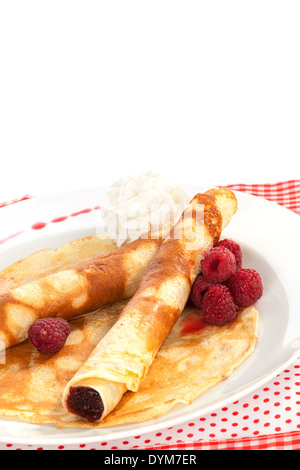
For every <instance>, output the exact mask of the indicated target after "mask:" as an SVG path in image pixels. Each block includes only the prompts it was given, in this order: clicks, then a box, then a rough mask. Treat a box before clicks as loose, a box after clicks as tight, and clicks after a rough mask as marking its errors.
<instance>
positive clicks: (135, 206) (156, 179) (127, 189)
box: [101, 171, 190, 247]
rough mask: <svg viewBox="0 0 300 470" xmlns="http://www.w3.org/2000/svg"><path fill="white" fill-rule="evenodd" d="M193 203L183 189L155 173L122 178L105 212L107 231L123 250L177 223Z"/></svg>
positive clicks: (109, 193)
mask: <svg viewBox="0 0 300 470" xmlns="http://www.w3.org/2000/svg"><path fill="white" fill-rule="evenodd" d="M189 202H190V195H189V193H188V191H186V190H185V189H184V188H183V187H181V186H179V185H178V184H175V183H173V182H172V181H170V180H169V179H167V178H165V177H163V176H160V175H157V174H155V173H153V172H151V171H150V172H147V173H143V174H140V175H137V176H129V177H125V178H121V179H120V180H118V181H116V182H114V183H113V184H112V185H111V186H110V188H109V189H108V191H107V202H105V203H104V204H103V206H102V208H101V215H102V218H103V220H104V222H105V224H106V230H107V232H108V233H109V235H110V236H112V237H113V239H114V240H115V242H116V244H117V245H118V246H119V247H120V246H121V245H123V244H124V243H125V242H126V243H128V242H132V241H134V240H137V239H138V238H142V237H143V236H144V237H145V236H147V235H148V233H149V232H150V233H151V234H155V233H157V232H159V231H162V230H163V231H164V230H168V228H169V227H170V226H171V225H172V224H174V223H176V222H177V220H178V219H179V217H180V216H181V214H182V212H183V210H184V209H185V208H186V206H187V205H188V204H189Z"/></svg>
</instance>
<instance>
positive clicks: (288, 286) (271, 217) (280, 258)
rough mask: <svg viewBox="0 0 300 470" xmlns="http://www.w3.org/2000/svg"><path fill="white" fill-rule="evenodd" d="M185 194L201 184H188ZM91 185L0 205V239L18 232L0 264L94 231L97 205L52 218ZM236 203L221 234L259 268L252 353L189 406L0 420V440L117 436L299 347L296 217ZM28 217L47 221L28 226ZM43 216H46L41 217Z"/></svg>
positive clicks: (156, 423) (186, 411) (211, 396)
mask: <svg viewBox="0 0 300 470" xmlns="http://www.w3.org/2000/svg"><path fill="white" fill-rule="evenodd" d="M188 189H189V190H190V191H191V194H194V193H196V192H199V191H204V190H206V189H208V188H205V187H199V188H188ZM105 193H106V191H105V189H103V188H95V189H88V190H81V191H76V192H71V193H65V194H60V195H55V196H51V197H45V198H40V199H33V200H29V201H25V202H21V203H19V204H16V205H13V206H9V207H5V208H2V209H1V210H0V227H1V230H2V227H4V228H5V233H3V231H2V233H1V236H0V239H1V240H2V239H3V238H5V237H7V236H8V235H11V234H15V233H18V232H19V231H22V233H21V234H19V235H17V236H16V237H15V238H12V239H10V240H8V241H6V242H5V243H2V244H1V245H0V270H1V269H3V268H4V267H6V266H8V265H10V264H12V263H13V262H15V261H17V260H19V259H21V258H24V257H25V256H28V255H29V254H31V253H33V252H35V251H37V250H39V249H42V248H57V247H59V246H60V245H61V244H63V243H66V242H68V241H71V240H75V239H77V238H80V237H83V236H87V235H91V234H95V233H101V231H103V224H102V222H101V219H100V214H99V211H98V210H92V211H90V212H88V213H84V214H82V215H76V216H72V217H68V218H67V219H66V220H64V221H63V222H60V223H51V221H52V220H53V219H54V218H57V217H61V216H68V215H70V214H72V213H74V212H80V211H81V210H83V209H86V208H91V209H93V208H95V207H96V206H98V205H99V204H101V201H103V199H104V197H105ZM235 194H236V196H237V198H238V203H239V209H238V212H237V213H236V215H235V216H234V217H233V219H232V221H231V223H230V224H229V226H228V227H227V228H226V230H225V231H224V232H223V236H226V237H231V238H233V239H235V240H236V241H237V242H239V243H240V244H241V246H242V249H243V254H244V266H245V267H251V268H254V269H256V270H257V271H258V272H259V273H260V274H261V276H262V280H263V284H264V295H263V297H262V298H261V299H260V300H259V301H258V302H257V304H256V307H257V309H258V310H259V331H258V342H257V346H256V349H255V351H254V353H253V354H252V355H251V357H249V358H248V359H247V360H246V361H245V362H244V363H243V364H242V366H241V367H239V368H238V369H237V370H236V371H235V372H234V373H233V374H232V375H231V376H230V377H229V378H228V379H226V380H224V381H223V382H221V383H220V384H218V385H217V386H215V387H213V388H211V389H210V390H208V391H207V392H205V393H204V394H202V395H201V396H200V397H199V398H198V399H196V400H195V401H194V402H193V403H192V404H191V405H189V406H177V407H175V408H174V409H172V410H171V411H170V412H169V413H167V414H166V415H165V416H163V417H161V418H159V419H155V420H152V421H148V422H146V423H140V424H129V425H125V426H115V427H110V428H106V429H86V430H82V429H77V428H74V429H67V430H59V429H56V428H55V427H53V426H40V425H31V424H27V423H20V422H17V421H11V420H3V419H2V420H0V441H1V442H10V443H15V444H19V445H22V444H31V445H44V446H46V445H48V446H52V445H53V446H56V445H70V444H79V443H80V444H81V443H93V442H99V441H109V440H113V439H114V440H115V439H123V438H125V437H129V436H134V435H137V434H138V435H140V434H143V433H148V432H153V431H157V430H159V429H162V428H167V427H170V426H174V425H177V424H180V423H183V422H186V421H187V420H192V419H195V418H198V417H200V416H201V415H204V414H206V413H209V412H212V411H213V410H216V409H218V408H220V407H223V406H224V405H226V404H229V403H232V402H233V401H236V400H238V399H240V398H241V397H243V396H244V395H246V394H248V393H251V392H252V391H254V390H255V389H257V388H259V387H261V386H262V385H263V384H265V383H266V382H268V381H269V380H271V379H272V378H273V377H275V376H276V375H277V374H279V373H280V372H281V371H282V370H283V369H284V368H286V367H287V366H288V365H289V364H290V363H292V362H294V361H295V360H296V359H297V358H298V357H299V355H300V338H299V337H300V308H299V307H300V305H299V286H298V285H299V266H300V250H299V234H300V218H299V216H298V215H296V214H294V213H293V212H291V211H289V210H287V209H285V208H283V207H281V206H279V205H277V204H275V203H272V202H269V201H266V200H264V199H262V198H258V197H255V196H250V195H247V194H244V193H240V192H235ZM36 222H46V223H48V224H47V225H46V226H45V227H44V228H43V229H42V230H33V229H32V228H31V227H32V225H33V224H34V223H36ZM49 222H50V223H49Z"/></svg>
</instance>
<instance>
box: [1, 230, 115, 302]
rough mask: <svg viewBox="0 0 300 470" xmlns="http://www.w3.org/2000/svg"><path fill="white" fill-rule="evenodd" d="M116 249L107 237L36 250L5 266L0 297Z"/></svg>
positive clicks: (96, 237) (88, 238)
mask: <svg viewBox="0 0 300 470" xmlns="http://www.w3.org/2000/svg"><path fill="white" fill-rule="evenodd" d="M116 248H117V245H116V243H115V242H114V241H113V240H112V239H111V238H110V237H109V236H107V235H92V236H90V237H85V238H80V239H78V240H75V241H72V242H70V243H66V244H64V245H62V246H60V247H59V248H58V249H57V250H51V249H44V250H39V251H37V252H36V253H33V254H32V255H30V256H28V257H27V258H24V259H22V260H20V261H18V262H16V263H14V264H12V265H11V266H8V267H7V268H5V269H4V270H3V271H2V272H1V273H0V295H4V294H7V293H8V292H9V291H10V290H12V289H16V288H17V287H20V286H22V285H24V284H28V283H29V282H32V281H36V280H37V279H41V278H42V277H45V276H49V275H50V274H53V273H57V272H59V271H62V270H64V269H68V268H70V267H71V266H74V265H75V264H78V263H82V262H83V261H88V260H90V259H92V258H96V257H98V256H101V255H104V254H106V253H109V252H110V251H113V250H115V249H116Z"/></svg>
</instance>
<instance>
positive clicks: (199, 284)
mask: <svg viewBox="0 0 300 470" xmlns="http://www.w3.org/2000/svg"><path fill="white" fill-rule="evenodd" d="M214 285H215V283H214V282H210V281H208V280H207V279H205V278H204V277H203V276H202V275H201V274H200V275H199V276H198V277H197V278H196V280H195V282H194V284H193V286H192V290H191V295H190V299H191V301H192V302H193V304H194V305H195V307H198V308H202V299H203V294H204V292H205V291H207V289H208V288H209V287H212V286H214Z"/></svg>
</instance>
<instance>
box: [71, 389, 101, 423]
mask: <svg viewBox="0 0 300 470" xmlns="http://www.w3.org/2000/svg"><path fill="white" fill-rule="evenodd" d="M67 407H68V409H69V411H70V413H74V414H76V415H78V416H80V417H81V418H84V419H87V420H88V421H90V422H91V423H93V422H95V421H98V420H99V419H100V418H101V416H102V414H103V411H104V406H103V402H102V399H101V397H100V394H99V393H98V392H97V390H94V389H93V388H90V387H82V386H80V387H71V389H70V392H69V397H68V399H67Z"/></svg>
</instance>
